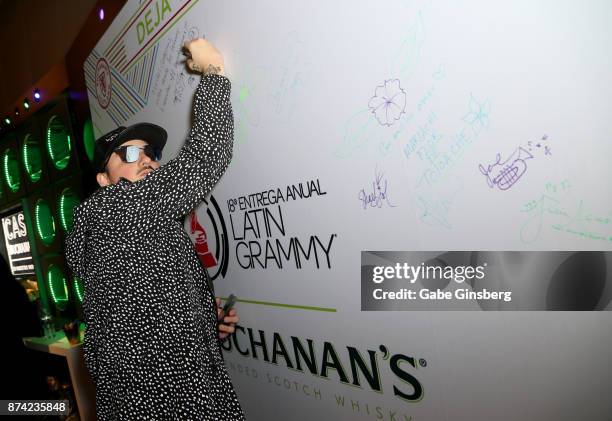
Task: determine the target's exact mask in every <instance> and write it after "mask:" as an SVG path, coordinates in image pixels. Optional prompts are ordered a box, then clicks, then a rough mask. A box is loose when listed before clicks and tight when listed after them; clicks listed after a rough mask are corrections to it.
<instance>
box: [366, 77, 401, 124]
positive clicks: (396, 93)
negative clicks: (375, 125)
mask: <svg viewBox="0 0 612 421" xmlns="http://www.w3.org/2000/svg"><path fill="white" fill-rule="evenodd" d="M368 108H369V109H370V110H372V114H374V115H375V116H376V120H378V122H379V123H380V124H381V125H382V126H391V125H393V123H395V122H396V121H397V120H399V119H400V118H401V117H402V114H404V112H405V109H406V92H404V90H403V89H402V87H401V86H400V82H399V80H398V79H389V80H385V83H384V84H383V85H379V86H377V87H376V91H374V96H373V97H372V98H370V102H369V103H368Z"/></svg>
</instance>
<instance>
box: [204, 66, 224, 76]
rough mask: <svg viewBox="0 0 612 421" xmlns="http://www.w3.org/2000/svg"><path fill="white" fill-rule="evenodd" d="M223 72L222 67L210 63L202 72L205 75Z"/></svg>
mask: <svg viewBox="0 0 612 421" xmlns="http://www.w3.org/2000/svg"><path fill="white" fill-rule="evenodd" d="M220 72H221V67H218V66H213V65H212V64H209V65H208V67H207V68H206V69H204V71H203V72H202V74H204V75H218V74H219V73H220Z"/></svg>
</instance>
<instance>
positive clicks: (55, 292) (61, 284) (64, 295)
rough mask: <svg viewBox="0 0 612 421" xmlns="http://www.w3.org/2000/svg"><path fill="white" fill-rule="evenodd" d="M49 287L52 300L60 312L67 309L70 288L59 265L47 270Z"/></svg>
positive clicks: (50, 266)
mask: <svg viewBox="0 0 612 421" xmlns="http://www.w3.org/2000/svg"><path fill="white" fill-rule="evenodd" d="M47 285H48V286H49V291H50V292H51V299H52V300H53V302H54V303H55V305H56V306H57V308H59V309H60V310H62V311H63V310H65V309H66V304H68V286H67V285H66V277H65V276H64V272H62V270H61V269H60V268H59V267H58V266H57V265H53V264H52V265H49V269H48V270H47Z"/></svg>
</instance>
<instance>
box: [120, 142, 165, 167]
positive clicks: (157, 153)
mask: <svg viewBox="0 0 612 421" xmlns="http://www.w3.org/2000/svg"><path fill="white" fill-rule="evenodd" d="M140 151H143V152H144V154H145V155H146V156H148V157H149V158H151V159H152V160H153V161H159V160H160V159H161V157H162V152H161V150H159V149H157V148H155V147H153V146H151V145H145V146H136V145H127V146H119V147H118V148H117V149H115V150H114V152H116V153H117V155H119V158H121V160H122V161H123V162H127V163H132V162H136V161H138V158H139V157H140Z"/></svg>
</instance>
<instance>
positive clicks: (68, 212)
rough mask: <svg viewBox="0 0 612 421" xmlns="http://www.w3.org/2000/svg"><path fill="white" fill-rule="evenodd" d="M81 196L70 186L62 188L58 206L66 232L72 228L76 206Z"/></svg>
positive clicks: (61, 222) (60, 218)
mask: <svg viewBox="0 0 612 421" xmlns="http://www.w3.org/2000/svg"><path fill="white" fill-rule="evenodd" d="M79 202H80V200H79V196H78V195H77V194H76V193H75V192H74V191H73V190H72V189H71V188H70V187H67V188H65V189H64V190H62V194H60V196H59V199H58V203H57V208H58V210H59V220H60V224H61V225H62V228H63V230H64V232H68V231H70V230H71V229H72V224H73V222H74V221H73V213H74V208H76V207H77V205H78V204H79Z"/></svg>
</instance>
